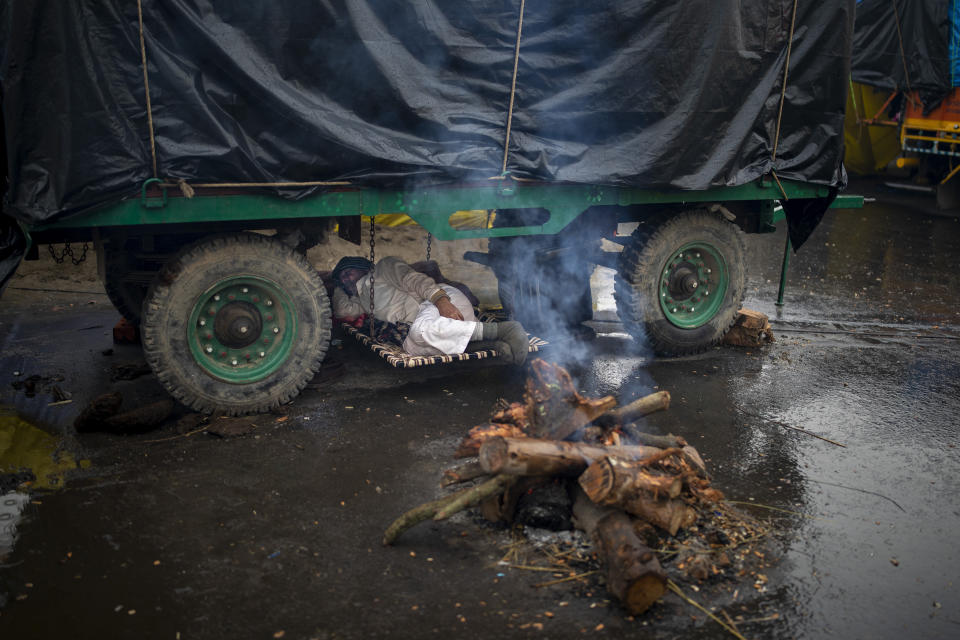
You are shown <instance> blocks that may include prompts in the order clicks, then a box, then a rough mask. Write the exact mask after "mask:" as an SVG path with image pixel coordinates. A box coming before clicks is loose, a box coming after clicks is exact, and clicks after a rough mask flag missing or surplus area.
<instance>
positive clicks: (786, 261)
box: [777, 229, 790, 307]
mask: <svg viewBox="0 0 960 640" xmlns="http://www.w3.org/2000/svg"><path fill="white" fill-rule="evenodd" d="M788 266H790V230H789V229H787V241H786V243H785V244H784V245H783V267H782V268H781V269H780V291H779V292H778V293H777V306H778V307H782V306H783V290H784V288H785V287H786V286H787V267H788Z"/></svg>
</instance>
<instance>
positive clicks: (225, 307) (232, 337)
mask: <svg viewBox="0 0 960 640" xmlns="http://www.w3.org/2000/svg"><path fill="white" fill-rule="evenodd" d="M296 334H297V316H296V313H295V312H294V306H293V302H292V300H291V299H290V297H289V296H288V295H287V294H286V293H285V292H284V290H283V288H282V287H281V286H280V285H278V284H277V283H275V282H272V281H270V280H266V279H264V278H259V277H256V276H237V277H232V278H225V279H223V280H221V281H219V282H217V283H216V284H214V285H213V286H212V287H210V288H209V289H207V290H206V291H205V292H204V293H203V294H202V295H200V297H199V298H197V302H196V304H195V305H194V307H193V312H192V313H191V314H190V322H189V323H188V325H187V344H189V345H190V351H191V353H192V354H193V358H194V360H195V361H196V362H197V364H198V365H200V367H201V368H203V370H204V371H205V372H206V373H207V374H209V375H210V376H212V377H214V378H217V379H218V380H223V381H225V382H230V383H233V384H248V383H251V382H256V381H258V380H262V379H263V378H265V377H267V376H268V375H270V374H271V373H273V372H274V371H276V370H277V368H279V367H280V366H281V365H282V364H283V363H284V361H285V360H286V359H287V358H288V357H289V356H290V352H291V348H292V345H293V343H294V338H295V337H296Z"/></svg>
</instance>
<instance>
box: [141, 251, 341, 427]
mask: <svg viewBox="0 0 960 640" xmlns="http://www.w3.org/2000/svg"><path fill="white" fill-rule="evenodd" d="M248 289H249V290H250V293H247V292H248ZM240 291H242V292H243V293H242V294H241V293H240ZM221 293H222V296H221ZM235 294H236V295H235ZM248 296H252V298H251V299H249V300H248V299H247V298H248ZM221 297H222V299H221ZM227 298H229V300H230V302H228V301H227ZM214 300H217V301H218V302H213V301H214ZM275 300H276V302H274V301H275ZM264 305H271V306H269V307H266V306H264ZM143 308H144V316H143V322H142V327H141V333H142V341H143V349H144V353H145V354H146V358H147V362H148V363H149V364H150V366H151V367H152V368H153V371H154V373H155V374H156V376H157V378H158V379H159V380H160V382H161V383H162V384H163V385H164V387H166V389H167V390H168V391H169V392H170V394H171V395H173V396H174V397H175V398H176V399H177V400H179V401H180V402H182V403H183V404H185V405H187V406H189V407H191V408H193V409H195V410H197V411H200V412H204V413H211V412H214V411H216V412H219V413H225V414H228V415H244V414H250V413H260V412H264V411H268V410H270V409H272V408H275V407H277V406H279V405H281V404H283V403H285V402H288V401H289V400H291V399H292V398H294V397H296V395H297V394H299V393H300V391H301V390H302V389H303V388H304V387H305V386H306V384H307V383H308V382H309V381H310V379H311V378H313V376H314V375H315V374H316V372H317V371H318V370H319V369H320V365H321V362H322V361H323V359H324V356H325V355H326V352H327V347H328V344H329V341H330V325H331V314H330V301H329V300H328V298H327V294H326V291H325V290H324V287H323V282H322V281H321V279H320V277H319V275H318V274H317V272H316V270H315V269H314V268H313V267H312V266H311V265H310V264H309V263H308V262H307V260H306V258H305V257H304V256H303V255H302V254H299V253H297V252H295V251H294V250H293V249H291V248H290V247H288V246H285V245H284V244H283V243H281V242H279V241H278V240H276V239H273V238H270V237H266V236H262V235H258V234H252V233H235V234H226V235H222V236H214V237H211V238H208V239H204V240H200V241H198V242H196V243H194V244H193V245H190V246H188V247H187V248H185V249H184V250H183V251H181V253H180V254H179V255H177V256H176V257H175V258H174V259H173V260H171V261H170V262H169V263H167V265H166V266H165V267H164V268H163V270H162V271H161V273H160V274H159V277H158V278H157V279H156V280H155V282H154V283H153V285H151V287H150V291H149V293H148V294H147V300H146V303H145V304H144V307H143ZM208 310H209V316H208V315H207V314H208ZM241 325H242V326H241ZM238 331H241V332H242V334H241V333H238ZM214 334H215V335H214ZM211 344H213V345H215V347H214V348H211ZM264 345H266V346H264ZM231 363H232V364H231Z"/></svg>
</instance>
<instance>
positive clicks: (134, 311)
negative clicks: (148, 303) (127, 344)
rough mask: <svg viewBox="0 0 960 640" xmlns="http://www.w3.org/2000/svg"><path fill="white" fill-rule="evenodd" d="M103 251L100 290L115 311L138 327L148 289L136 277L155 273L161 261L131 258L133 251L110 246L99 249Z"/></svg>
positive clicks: (158, 269) (133, 256)
mask: <svg viewBox="0 0 960 640" xmlns="http://www.w3.org/2000/svg"><path fill="white" fill-rule="evenodd" d="M100 250H101V251H103V254H104V255H103V288H104V290H105V291H106V293H107V297H108V298H109V299H110V302H112V303H113V306H114V307H116V309H117V311H119V312H120V315H122V316H123V317H124V318H126V319H127V320H128V321H129V322H130V323H132V324H134V325H139V324H140V319H141V315H142V309H143V301H144V299H145V298H146V297H147V289H149V288H150V282H149V280H146V279H144V278H142V277H140V276H141V275H143V274H146V273H149V272H150V271H153V272H154V273H156V272H159V271H160V269H161V268H162V266H163V262H162V261H159V262H158V261H148V260H143V259H141V258H138V257H135V255H134V249H133V248H127V247H125V246H123V245H119V246H118V245H116V244H112V243H107V244H104V245H102V246H101V247H100Z"/></svg>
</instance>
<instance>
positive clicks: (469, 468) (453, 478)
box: [440, 458, 487, 487]
mask: <svg viewBox="0 0 960 640" xmlns="http://www.w3.org/2000/svg"><path fill="white" fill-rule="evenodd" d="M485 475H487V472H486V471H484V470H483V467H481V466H480V461H479V460H477V459H476V458H472V459H470V460H467V461H466V462H464V463H462V464H458V465H457V466H455V467H452V468H450V469H444V471H443V479H442V480H441V481H440V486H441V487H449V486H450V485H453V484H460V483H461V482H468V481H470V480H474V479H475V478H479V477H481V476H485Z"/></svg>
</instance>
